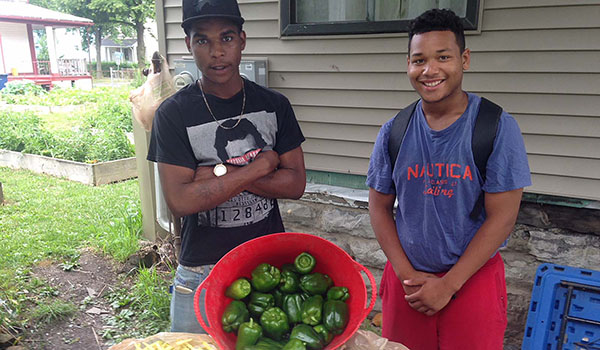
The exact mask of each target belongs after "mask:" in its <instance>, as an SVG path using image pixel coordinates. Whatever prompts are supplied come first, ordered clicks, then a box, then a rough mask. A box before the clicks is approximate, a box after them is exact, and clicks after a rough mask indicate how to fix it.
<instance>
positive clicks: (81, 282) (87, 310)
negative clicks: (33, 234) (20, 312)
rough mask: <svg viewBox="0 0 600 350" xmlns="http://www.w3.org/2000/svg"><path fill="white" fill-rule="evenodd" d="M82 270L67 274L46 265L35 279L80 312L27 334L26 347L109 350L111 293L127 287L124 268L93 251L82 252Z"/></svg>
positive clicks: (111, 311)
mask: <svg viewBox="0 0 600 350" xmlns="http://www.w3.org/2000/svg"><path fill="white" fill-rule="evenodd" d="M78 264H79V265H78V267H77V268H76V269H73V270H71V271H65V269H63V267H62V266H60V265H59V264H57V263H47V262H46V263H42V264H40V265H38V267H36V268H35V269H34V271H33V275H34V276H35V277H37V278H39V279H42V280H44V281H46V282H47V283H48V284H49V285H50V286H52V287H54V288H56V289H57V290H58V291H59V294H58V296H57V297H58V298H60V299H62V300H64V301H69V302H71V303H73V304H74V305H75V306H76V307H77V308H78V309H77V311H76V312H75V314H74V315H73V316H72V317H71V318H69V319H67V320H64V321H60V322H51V323H50V324H47V325H37V326H35V327H33V328H32V329H28V330H26V332H25V334H24V342H23V344H22V345H24V346H26V347H27V348H28V349H31V350H56V349H61V350H76V349H77V350H81V349H86V350H96V349H97V350H106V349H108V348H109V346H108V345H104V342H103V340H102V338H101V335H100V333H101V332H102V329H103V327H104V326H105V325H106V320H107V319H108V318H109V317H110V316H113V315H114V310H113V308H112V307H111V306H110V305H109V302H108V301H107V300H106V299H105V298H102V296H103V295H105V294H106V293H107V292H109V291H111V290H113V289H115V288H117V287H118V286H121V285H123V284H126V283H127V278H125V279H124V278H123V274H120V272H122V271H123V266H119V265H117V264H116V263H114V262H112V261H111V259H108V258H106V257H103V256H101V255H100V254H97V253H94V252H92V251H90V250H85V251H82V252H81V256H80V258H79V261H78Z"/></svg>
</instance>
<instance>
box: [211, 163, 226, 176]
mask: <svg viewBox="0 0 600 350" xmlns="http://www.w3.org/2000/svg"><path fill="white" fill-rule="evenodd" d="M213 174H215V176H223V175H225V174H227V167H226V166H225V165H223V164H217V165H215V167H214V169H213Z"/></svg>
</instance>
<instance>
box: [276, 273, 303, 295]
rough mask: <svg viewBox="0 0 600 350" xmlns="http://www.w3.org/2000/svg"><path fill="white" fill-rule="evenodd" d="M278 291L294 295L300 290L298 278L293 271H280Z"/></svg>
mask: <svg viewBox="0 0 600 350" xmlns="http://www.w3.org/2000/svg"><path fill="white" fill-rule="evenodd" d="M279 290H281V291H282V292H283V293H296V292H297V291H299V290H300V278H298V275H297V274H296V273H295V272H293V271H282V272H281V281H280V282H279Z"/></svg>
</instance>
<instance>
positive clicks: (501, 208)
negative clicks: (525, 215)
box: [369, 188, 523, 316]
mask: <svg viewBox="0 0 600 350" xmlns="http://www.w3.org/2000/svg"><path fill="white" fill-rule="evenodd" d="M522 193H523V189H517V190H513V191H507V192H501V193H486V194H485V211H486V213H487V218H486V219H485V221H484V222H483V225H481V227H480V228H479V230H478V231H477V232H476V233H475V236H474V237H473V239H472V240H471V242H470V243H469V245H468V246H467V249H466V250H465V252H464V254H463V255H462V256H461V257H460V259H459V260H458V262H457V263H456V264H455V265H454V266H453V267H452V268H451V269H450V270H449V271H448V272H447V273H446V274H445V275H444V276H443V277H441V278H440V277H437V276H436V275H434V274H431V273H427V272H423V271H417V270H415V269H414V268H413V266H412V265H411V263H410V261H409V260H408V258H407V256H406V253H405V252H404V249H403V248H402V245H401V244H400V240H399V239H398V234H397V230H396V224H395V222H394V218H393V214H392V211H393V208H394V200H395V195H394V194H384V193H381V192H377V191H376V190H374V189H372V188H371V189H369V215H370V217H371V225H372V226H373V231H374V232H375V237H376V238H377V241H378V242H379V245H380V246H381V247H382V249H383V252H384V253H385V255H386V256H387V258H388V260H389V262H390V264H391V265H392V267H393V268H394V272H395V273H396V276H398V279H400V281H401V282H402V286H403V287H404V291H405V292H406V300H407V302H408V303H409V305H410V306H411V307H412V308H413V309H415V310H417V311H419V312H422V313H424V314H426V315H429V316H431V315H433V314H435V313H436V312H438V311H439V310H441V309H442V308H444V307H445V306H446V305H447V304H448V302H449V301H450V299H451V298H452V296H453V295H454V293H456V292H457V291H458V290H459V289H460V288H461V287H462V285H463V284H464V283H465V282H466V281H467V280H468V279H469V278H470V277H471V276H472V275H473V274H475V272H477V271H478V270H479V269H480V268H481V267H482V266H483V265H484V264H485V263H486V261H488V260H489V258H490V257H491V256H492V254H494V252H495V251H496V250H497V249H498V248H499V247H500V245H501V244H502V243H503V242H504V241H505V240H506V238H507V237H508V235H509V234H510V232H511V231H512V228H513V226H514V224H515V221H516V220H517V214H518V212H519V204H520V202H521V195H522Z"/></svg>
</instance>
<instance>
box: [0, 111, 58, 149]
mask: <svg viewBox="0 0 600 350" xmlns="http://www.w3.org/2000/svg"><path fill="white" fill-rule="evenodd" d="M54 144H55V139H54V137H53V136H52V134H50V133H49V132H48V131H47V130H45V129H44V128H43V122H42V120H41V119H40V118H39V117H38V116H37V115H35V114H33V113H31V112H25V113H23V114H21V113H16V112H0V148H1V149H7V150H11V151H16V152H24V153H33V154H39V155H44V156H52V155H53V153H52V148H53V145H54Z"/></svg>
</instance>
